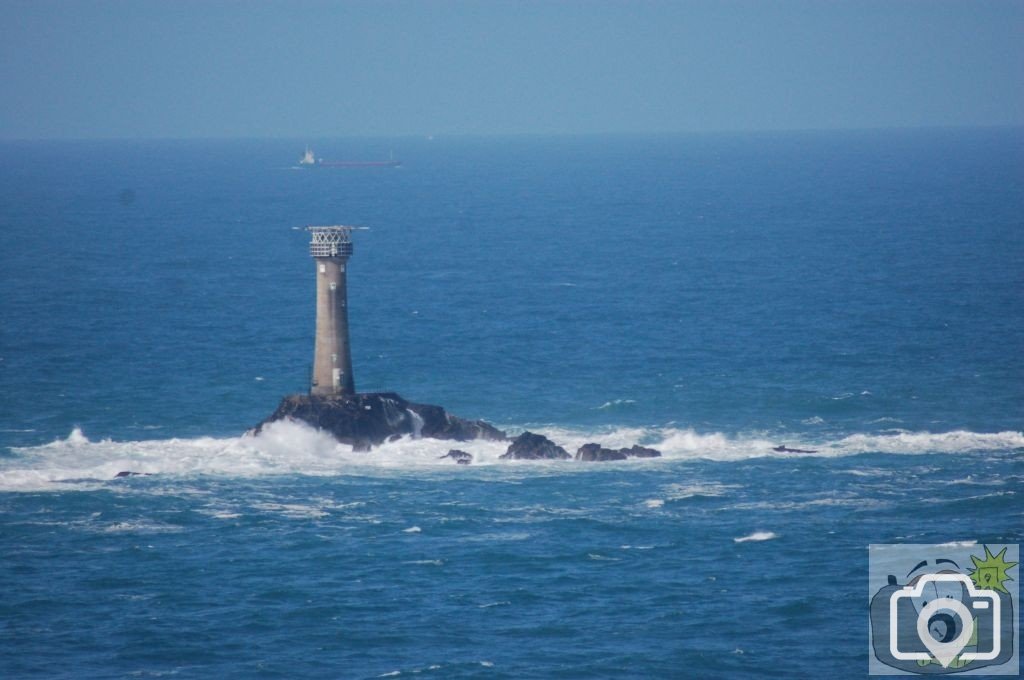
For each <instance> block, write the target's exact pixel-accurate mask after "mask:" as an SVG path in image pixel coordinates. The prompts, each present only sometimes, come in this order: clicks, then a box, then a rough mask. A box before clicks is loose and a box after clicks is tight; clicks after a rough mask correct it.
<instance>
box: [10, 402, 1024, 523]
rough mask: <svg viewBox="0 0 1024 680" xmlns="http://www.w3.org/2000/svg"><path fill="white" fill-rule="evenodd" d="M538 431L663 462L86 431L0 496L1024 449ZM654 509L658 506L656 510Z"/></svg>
mask: <svg viewBox="0 0 1024 680" xmlns="http://www.w3.org/2000/svg"><path fill="white" fill-rule="evenodd" d="M531 429H532V430H533V431H535V432H538V433H540V434H543V435H545V436H547V437H548V438H550V439H551V440H552V441H554V442H556V443H557V444H559V445H561V446H562V447H564V448H565V449H566V450H567V451H568V452H569V453H570V454H573V453H575V452H576V450H577V449H578V448H579V447H580V446H582V445H583V444H586V443H590V442H594V443H597V444H600V445H601V446H605V447H608V448H623V447H629V446H632V445H633V444H636V443H640V444H643V445H645V446H651V447H653V448H656V449H658V450H659V451H661V452H662V454H663V458H654V459H631V460H628V461H623V462H615V463H588V464H582V463H577V462H575V461H538V462H533V461H504V460H500V456H501V455H502V454H503V453H504V452H505V449H506V448H507V444H506V443H503V442H489V441H471V442H454V441H443V440H436V439H417V438H413V437H404V438H402V439H399V440H397V441H394V442H388V443H385V444H383V445H381V446H380V447H378V448H375V449H374V450H373V451H372V452H369V453H367V452H359V451H353V450H352V447H351V446H347V445H344V444H339V443H338V442H337V441H335V440H334V438H333V437H331V436H330V435H329V434H327V433H325V432H322V431H319V430H317V429H315V428H313V427H310V426H309V425H306V424H305V423H301V422H294V421H290V420H285V421H279V422H276V423H271V424H270V425H268V426H267V427H265V428H264V429H263V431H262V432H261V433H260V435H258V436H253V435H251V434H244V435H242V436H240V437H228V438H214V437H198V438H194V439H152V440H142V441H112V440H109V439H104V440H102V441H91V440H90V439H89V438H88V437H86V436H85V434H84V433H83V432H82V431H81V430H80V429H78V428H75V429H74V430H73V431H72V432H71V434H69V435H68V437H67V438H65V439H58V440H56V441H54V442H51V443H49V444H44V445H42V446H31V447H20V448H14V449H12V452H13V453H14V455H13V456H5V457H0V491H33V490H45V489H55V488H67V489H71V488H74V489H89V488H96V487H97V486H105V485H107V484H109V483H110V481H111V480H112V479H114V478H115V476H116V475H117V474H118V473H119V472H123V471H130V472H135V473H143V474H153V475H175V476H188V475H222V476H229V477H258V476H266V475H285V474H304V475H339V474H348V473H358V474H365V473H367V472H368V471H371V470H373V469H377V470H382V469H383V470H391V469H397V470H416V469H422V470H442V471H443V470H448V471H449V472H450V473H452V474H466V471H467V470H473V469H476V468H479V467H482V466H483V467H487V466H497V465H501V466H506V467H507V468H508V469H513V468H514V469H516V470H521V471H524V470H529V469H534V468H538V467H539V468H541V469H544V470H546V471H552V470H559V471H565V472H568V471H577V470H588V471H589V470H599V469H619V470H621V469H625V468H629V467H638V466H640V467H649V466H656V465H661V464H664V462H665V461H678V460H715V461H735V460H747V459H750V458H761V457H775V458H800V457H808V456H815V457H839V456H849V455H855V454H859V453H890V454H923V453H950V454H955V453H968V452H974V451H1010V450H1015V449H1024V433H1021V432H1014V431H1006V432H995V433H977V432H967V431H954V432H945V433H930V432H906V431H891V432H889V433H886V434H856V435H850V436H848V437H844V438H842V439H838V440H835V441H826V442H820V443H819V442H813V441H806V442H805V441H793V440H787V441H786V442H785V445H786V446H788V447H790V448H798V449H802V450H813V451H815V453H811V454H808V453H792V452H776V451H774V450H773V449H774V448H775V447H776V446H778V445H779V444H780V442H779V441H778V440H777V439H772V438H770V436H769V435H767V434H760V435H759V434H752V435H726V434H723V433H720V432H712V433H698V432H696V431H694V430H692V429H679V428H654V429H651V428H619V429H615V430H608V431H599V432H584V431H580V430H572V429H566V428H555V427H538V428H531ZM452 448H459V449H461V450H464V451H467V452H469V453H470V454H472V456H473V464H472V465H470V466H459V465H456V464H455V462H454V461H453V460H452V459H450V458H443V456H444V455H445V454H446V453H447V452H448V451H449V450H450V449H452ZM672 491H674V492H677V493H672V492H670V493H667V494H666V496H667V497H668V499H669V500H676V499H678V498H685V497H687V496H688V495H721V494H722V493H725V492H727V488H726V487H712V488H695V487H694V488H690V487H686V488H683V487H680V488H679V489H675V490H672ZM662 502H663V501H662ZM650 507H657V506H656V505H653V504H651V505H650Z"/></svg>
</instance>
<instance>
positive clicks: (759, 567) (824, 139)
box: [0, 130, 1024, 678]
mask: <svg viewBox="0 0 1024 680" xmlns="http://www.w3.org/2000/svg"><path fill="white" fill-rule="evenodd" d="M1022 142H1024V137H1022V135H1021V132H1020V131H1019V130H995V131H991V130H989V131H932V132H870V133H869V132H860V133H829V134H824V133H820V134H819V133H814V134H812V133H803V134H797V133H793V134H786V135H745V136H702V137H675V138H577V139H572V138H547V139H521V138H520V139H489V140H454V139H453V140H446V139H437V140H433V141H429V142H428V141H425V140H409V139H406V140H378V141H365V140H363V141H348V142H342V141H337V140H335V141H330V140H324V141H322V142H321V143H320V144H318V145H316V146H317V147H319V148H322V149H323V150H324V153H325V155H333V156H338V155H340V154H341V153H342V151H344V152H345V153H346V154H349V155H353V156H356V155H359V156H365V157H370V156H373V155H377V156H382V155H385V154H386V153H387V152H388V151H389V150H390V149H391V148H394V150H395V153H396V156H398V157H400V158H402V159H403V161H404V164H403V166H402V167H401V168H400V169H397V170H381V169H373V170H368V169H363V170H336V171H302V170H297V169H294V168H293V167H292V166H293V163H294V161H295V160H296V159H297V157H298V154H299V153H300V152H301V150H302V143H298V144H297V145H295V144H286V143H283V142H256V141H249V142H214V143H203V144H199V143H181V142H178V143H174V142H163V143H136V144H130V143H96V144H87V143H61V144H56V143H49V144H42V145H30V144H28V143H17V144H11V143H7V144H4V145H3V146H0V178H2V181H0V272H2V274H0V276H2V282H3V287H4V292H3V295H2V296H0V315H2V320H3V323H2V324H0V381H2V382H0V447H2V448H0V551H2V555H3V559H2V560H0V579H2V581H3V583H4V584H5V587H4V593H5V597H4V598H0V652H2V653H0V674H2V675H4V676H5V677H32V676H41V677H114V676H142V677H148V676H155V675H165V674H171V675H173V676H175V677H237V678H249V677H278V676H286V677H332V678H333V677H346V678H349V677H351V678H369V677H381V676H385V677H438V678H451V677H467V678H469V677H472V678H476V677H480V678H490V677H493V678H527V677H538V678H539V677H545V678H547V677H579V678H590V677H730V678H731V677H764V676H774V677H787V678H788V677H820V676H821V675H822V674H824V673H826V672H827V673H829V674H831V675H839V676H850V677H856V676H861V675H864V674H865V673H866V670H867V652H866V650H867V639H866V637H867V636H866V633H867V616H866V599H865V595H866V592H867V589H866V585H867V545H868V544H869V543H884V542H912V543H929V542H936V543H941V542H947V541H972V540H973V541H979V542H985V541H988V542H1010V543H1017V542H1020V540H1021V527H1022V526H1024V521H1022V520H1024V512H1022V506H1021V503H1020V497H1021V496H1020V494H1021V492H1022V480H1024V464H1022V463H1021V455H1022V453H1024V434H1022V433H1021V431H1022V429H1024V425H1022V420H1024V418H1022V416H1024V406H1022V405H1024V387H1022V385H1024V380H1022V378H1024V371H1022V369H1021V367H1020V357H1021V356H1024V299H1022V296H1021V295H1020V291H1021V290H1024V280H1022V279H1024V273H1022V271H1024V270H1022V269H1021V267H1020V264H1019V263H1020V261H1021V256H1022V255H1024V230H1022V226H1024V224H1022V222H1024V217H1022V216H1024V189H1022V187H1024V182H1022V180H1024V154H1022V153H1021V152H1022V150H1024V144H1022ZM332 145H333V147H334V148H333V149H332V148H331V147H332ZM334 149H336V150H337V151H334ZM328 150H331V151H332V153H331V154H327V153H326V152H327V151H328ZM27 158H31V159H32V162H31V163H26V159H27ZM336 222H346V223H356V224H365V225H368V226H371V227H372V229H371V231H370V232H363V233H360V234H359V235H358V241H357V243H356V254H355V257H354V258H353V260H352V266H351V267H350V270H351V271H350V289H351V290H350V295H351V318H352V326H353V359H354V363H355V372H356V380H357V385H359V386H360V387H362V388H365V389H393V390H396V391H399V392H401V393H402V394H403V395H404V396H406V397H408V398H411V399H415V400H419V401H427V402H434V403H440V404H443V405H445V406H446V407H448V408H449V409H450V410H452V411H453V412H455V413H458V414H459V415H463V416H466V417H473V418H485V419H487V420H490V421H492V422H495V423H496V424H499V425H500V426H502V427H505V428H507V429H509V430H510V431H513V432H518V431H521V430H524V429H531V430H534V431H539V432H542V433H544V434H546V435H547V436H549V437H551V438H552V439H554V440H555V441H557V442H559V443H561V444H562V445H563V446H565V447H566V448H568V449H570V450H571V451H572V450H575V448H576V447H578V446H579V445H581V444H583V443H586V442H589V441H597V442H601V443H603V444H606V445H610V446H626V445H631V444H633V443H636V442H640V443H643V444H645V445H650V446H654V447H656V448H659V449H660V450H662V451H663V453H664V458H662V459H659V460H651V461H637V460H633V461H627V462H623V463H608V464H590V465H587V464H581V463H575V462H548V463H526V462H507V461H501V460H499V459H498V456H499V455H500V454H501V453H502V452H503V447H502V446H501V445H499V444H494V443H486V442H471V443H467V444H465V445H460V448H463V449H465V450H467V451H470V452H471V453H473V454H474V456H475V461H474V465H472V466H468V467H467V466H456V465H454V464H452V462H451V461H449V460H444V461H442V460H439V456H441V455H443V454H444V453H445V452H446V451H447V450H448V448H450V445H449V444H446V443H444V442H435V441H429V440H409V439H406V440H402V441H398V442H394V443H391V444H388V445H386V446H384V447H382V448H380V449H379V450H376V451H375V452H373V453H371V454H363V453H355V452H352V451H351V450H350V449H349V448H348V447H345V446H341V445H338V444H336V443H335V442H333V440H331V439H330V438H328V437H326V436H324V435H323V434H322V433H318V432H316V431H314V430H312V429H310V428H308V427H305V426H302V425H299V424H292V423H280V424H277V425H275V426H273V427H271V428H269V429H268V430H266V431H265V432H264V433H263V434H261V435H260V436H259V437H253V436H251V435H247V434H245V432H246V430H248V428H250V427H251V426H252V425H254V424H255V423H256V422H258V421H259V420H260V419H261V418H263V417H264V416H266V415H267V414H268V413H269V412H270V411H272V410H273V408H274V406H275V405H276V402H277V400H278V399H279V397H280V396H281V395H282V394H284V393H287V392H290V391H300V390H302V389H303V385H304V382H305V380H306V378H307V375H308V364H309V360H310V359H311V356H312V323H313V318H312V314H313V305H312V301H313V297H312V294H313V288H312V286H313V280H312V264H311V263H310V262H309V258H308V255H307V254H306V238H305V235H304V234H302V233H300V232H298V231H296V230H294V229H293V227H300V226H302V225H304V224H309V223H336ZM779 444H787V445H789V446H791V447H795V448H804V449H810V450H814V451H816V453H814V454H779V453H776V452H774V451H773V450H772V448H773V447H775V446H777V445H779ZM122 470H132V471H137V472H143V473H149V474H148V475H147V476H135V477H129V478H121V479H114V476H115V475H116V474H117V473H118V472H120V471H122Z"/></svg>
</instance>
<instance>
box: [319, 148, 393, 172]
mask: <svg viewBox="0 0 1024 680" xmlns="http://www.w3.org/2000/svg"><path fill="white" fill-rule="evenodd" d="M401 164H402V161H396V160H395V156H394V154H391V158H389V159H388V160H386V161H327V160H324V159H323V158H317V157H316V156H315V155H314V154H313V150H312V149H310V148H309V147H308V146H307V147H306V153H305V154H303V155H302V158H300V159H299V165H300V166H302V167H304V168H397V167H398V166H399V165H401Z"/></svg>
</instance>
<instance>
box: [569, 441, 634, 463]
mask: <svg viewBox="0 0 1024 680" xmlns="http://www.w3.org/2000/svg"><path fill="white" fill-rule="evenodd" d="M576 460H584V461H588V462H593V461H599V462H604V461H608V460H626V454H625V453H623V452H622V451H614V450H612V449H606V448H604V447H603V446H601V445H600V444H584V445H583V446H581V447H580V448H579V450H577V451H576Z"/></svg>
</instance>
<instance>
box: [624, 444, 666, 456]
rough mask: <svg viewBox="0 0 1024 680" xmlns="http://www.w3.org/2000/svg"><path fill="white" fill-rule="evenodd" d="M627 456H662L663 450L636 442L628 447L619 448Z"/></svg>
mask: <svg viewBox="0 0 1024 680" xmlns="http://www.w3.org/2000/svg"><path fill="white" fill-rule="evenodd" d="M619 451H621V452H622V453H624V454H626V457H627V458H661V451H658V450H657V449H649V448H647V447H646V446H638V445H636V444H634V445H633V446H631V447H630V448H628V449H619Z"/></svg>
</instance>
